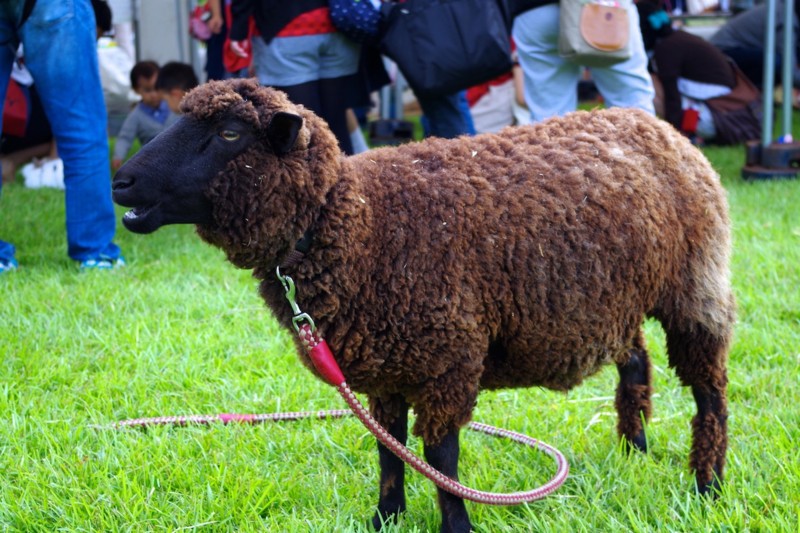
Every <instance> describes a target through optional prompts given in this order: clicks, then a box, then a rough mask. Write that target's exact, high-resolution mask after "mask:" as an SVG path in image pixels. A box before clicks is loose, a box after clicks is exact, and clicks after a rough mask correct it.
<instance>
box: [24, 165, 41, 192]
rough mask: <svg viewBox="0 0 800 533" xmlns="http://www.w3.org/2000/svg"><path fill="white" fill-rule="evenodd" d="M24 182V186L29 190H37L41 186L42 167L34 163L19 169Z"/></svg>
mask: <svg viewBox="0 0 800 533" xmlns="http://www.w3.org/2000/svg"><path fill="white" fill-rule="evenodd" d="M20 173H22V177H23V179H24V180H25V186H26V187H27V188H29V189H38V188H39V187H41V186H42V167H41V166H40V165H38V164H37V163H36V162H33V163H28V164H27V165H24V166H23V167H22V168H21V169H20Z"/></svg>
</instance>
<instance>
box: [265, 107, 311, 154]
mask: <svg viewBox="0 0 800 533" xmlns="http://www.w3.org/2000/svg"><path fill="white" fill-rule="evenodd" d="M302 126H303V119H302V117H300V116H299V115H293V114H292V113H285V112H283V111H279V112H277V113H275V115H273V117H272V120H270V121H269V126H267V139H269V144H270V146H272V149H273V151H274V152H275V153H276V154H278V155H284V154H286V153H288V152H289V150H291V149H292V147H293V146H294V143H295V141H296V140H297V134H298V133H299V132H300V128H301V127H302Z"/></svg>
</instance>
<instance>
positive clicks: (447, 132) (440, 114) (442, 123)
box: [417, 93, 475, 139]
mask: <svg viewBox="0 0 800 533" xmlns="http://www.w3.org/2000/svg"><path fill="white" fill-rule="evenodd" d="M461 98H462V96H461V94H460V93H453V94H448V95H445V96H418V97H417V101H418V102H419V106H420V107H421V108H422V114H423V115H424V116H425V120H426V121H427V126H428V127H427V128H426V134H427V135H432V136H434V137H442V138H444V139H454V138H455V137H458V136H459V135H465V134H469V133H475V130H474V127H473V128H470V126H471V122H472V117H471V116H470V115H469V107H468V106H467V111H466V114H465V113H464V110H463V104H462V100H461ZM464 104H466V102H464ZM467 117H469V119H470V120H469V122H468V121H467ZM470 130H472V131H470Z"/></svg>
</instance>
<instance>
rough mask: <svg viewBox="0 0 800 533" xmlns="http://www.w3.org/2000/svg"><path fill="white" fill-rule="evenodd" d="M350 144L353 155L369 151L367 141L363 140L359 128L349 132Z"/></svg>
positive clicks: (362, 133)
mask: <svg viewBox="0 0 800 533" xmlns="http://www.w3.org/2000/svg"><path fill="white" fill-rule="evenodd" d="M350 144H352V145H353V153H354V154H360V153H361V152H366V151H367V150H369V146H367V141H366V139H364V132H362V131H361V128H356V129H355V130H353V131H351V132H350Z"/></svg>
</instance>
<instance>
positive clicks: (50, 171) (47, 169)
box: [42, 157, 64, 190]
mask: <svg viewBox="0 0 800 533" xmlns="http://www.w3.org/2000/svg"><path fill="white" fill-rule="evenodd" d="M42 187H52V188H54V189H61V190H64V162H63V161H62V160H61V158H60V157H57V158H55V159H47V160H45V161H44V163H42Z"/></svg>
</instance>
